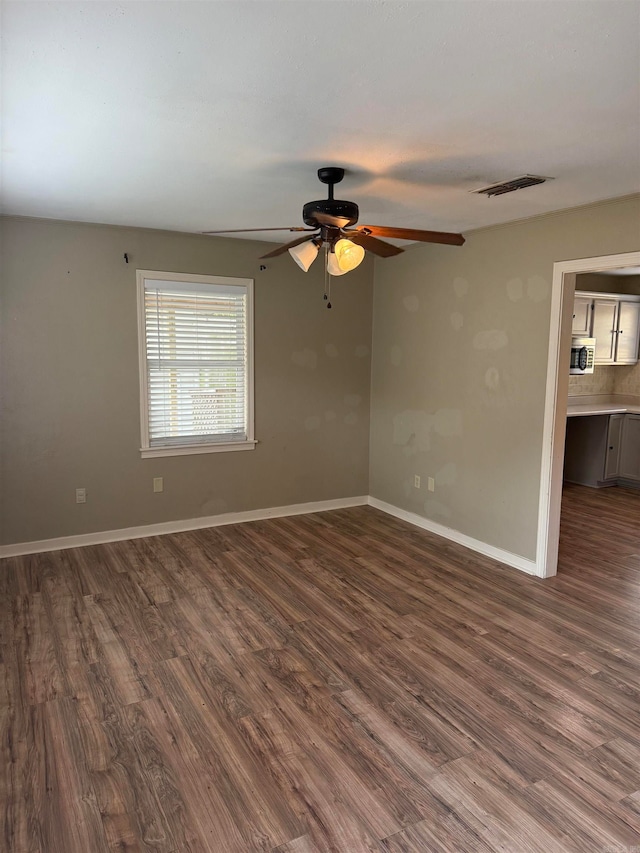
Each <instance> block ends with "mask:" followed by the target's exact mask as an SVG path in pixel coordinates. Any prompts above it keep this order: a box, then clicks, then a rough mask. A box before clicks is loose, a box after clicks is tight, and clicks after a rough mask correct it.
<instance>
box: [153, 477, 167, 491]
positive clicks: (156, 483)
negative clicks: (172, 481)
mask: <svg viewBox="0 0 640 853" xmlns="http://www.w3.org/2000/svg"><path fill="white" fill-rule="evenodd" d="M153 491H154V492H164V480H163V479H162V477H154V478H153Z"/></svg>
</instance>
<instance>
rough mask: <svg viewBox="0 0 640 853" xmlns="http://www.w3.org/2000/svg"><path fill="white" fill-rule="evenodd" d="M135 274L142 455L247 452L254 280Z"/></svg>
mask: <svg viewBox="0 0 640 853" xmlns="http://www.w3.org/2000/svg"><path fill="white" fill-rule="evenodd" d="M137 279H138V334H139V345H140V416H141V427H142V447H141V452H142V456H178V455H181V454H187V453H212V452H215V451H222V450H252V449H253V448H254V446H255V441H254V438H253V357H252V355H253V281H252V280H251V279H246V278H222V277H220V276H204V275H182V274H176V273H165V272H151V271H149V270H138V273H137Z"/></svg>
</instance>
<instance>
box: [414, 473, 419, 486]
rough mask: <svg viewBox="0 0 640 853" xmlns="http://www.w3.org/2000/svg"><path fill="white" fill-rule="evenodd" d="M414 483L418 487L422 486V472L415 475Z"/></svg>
mask: <svg viewBox="0 0 640 853" xmlns="http://www.w3.org/2000/svg"><path fill="white" fill-rule="evenodd" d="M413 485H414V486H415V487H416V489H419V488H420V474H414V475H413Z"/></svg>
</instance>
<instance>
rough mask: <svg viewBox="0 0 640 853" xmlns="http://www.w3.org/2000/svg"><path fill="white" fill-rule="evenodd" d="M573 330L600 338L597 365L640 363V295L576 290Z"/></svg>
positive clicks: (596, 355)
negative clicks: (639, 361)
mask: <svg viewBox="0 0 640 853" xmlns="http://www.w3.org/2000/svg"><path fill="white" fill-rule="evenodd" d="M585 314H586V319H585ZM572 330H573V334H574V335H584V336H586V337H591V338H595V339H596V352H595V360H594V361H595V364H636V363H637V361H638V348H639V346H640V296H631V295H623V294H617V293H607V294H604V293H584V292H581V291H576V295H575V300H574V307H573V328H572Z"/></svg>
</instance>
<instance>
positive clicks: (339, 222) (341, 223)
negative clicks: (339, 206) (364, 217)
mask: <svg viewBox="0 0 640 853" xmlns="http://www.w3.org/2000/svg"><path fill="white" fill-rule="evenodd" d="M313 217H314V219H315V221H316V222H317V223H318V225H326V226H327V227H328V228H344V227H345V225H348V224H349V222H350V221H353V220H349V218H348V217H346V216H333V214H331V213H322V212H321V211H316V212H315V213H314V214H313Z"/></svg>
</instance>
